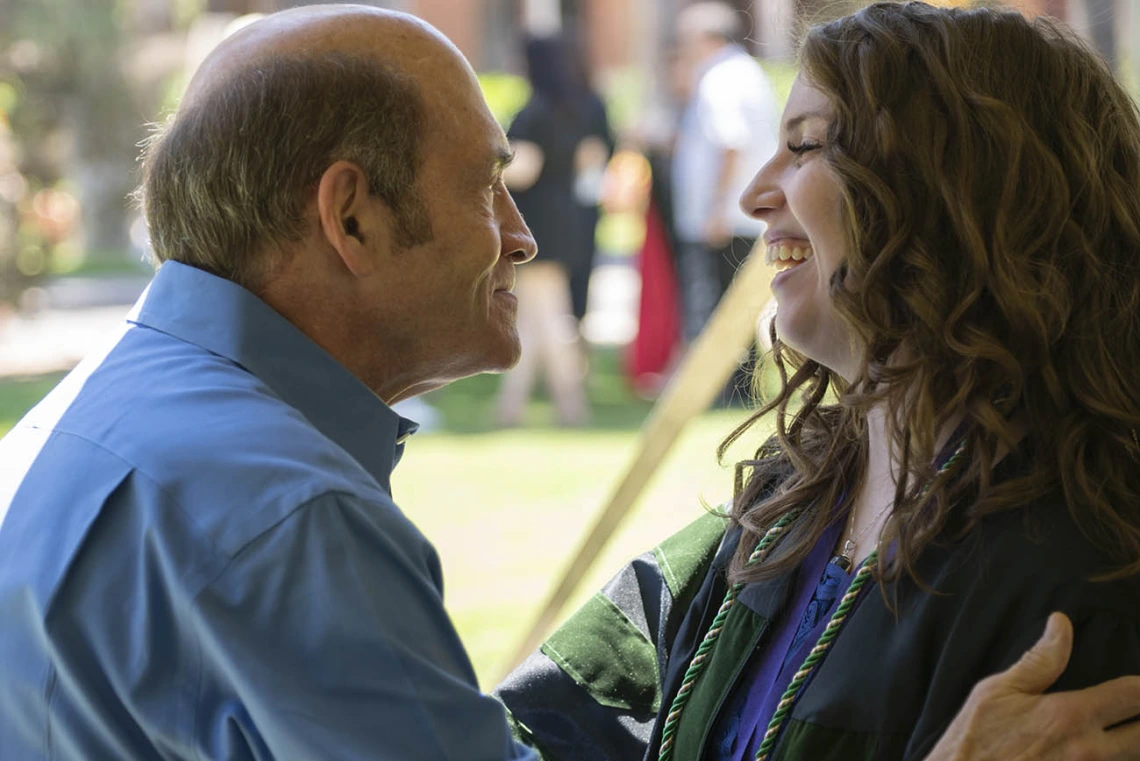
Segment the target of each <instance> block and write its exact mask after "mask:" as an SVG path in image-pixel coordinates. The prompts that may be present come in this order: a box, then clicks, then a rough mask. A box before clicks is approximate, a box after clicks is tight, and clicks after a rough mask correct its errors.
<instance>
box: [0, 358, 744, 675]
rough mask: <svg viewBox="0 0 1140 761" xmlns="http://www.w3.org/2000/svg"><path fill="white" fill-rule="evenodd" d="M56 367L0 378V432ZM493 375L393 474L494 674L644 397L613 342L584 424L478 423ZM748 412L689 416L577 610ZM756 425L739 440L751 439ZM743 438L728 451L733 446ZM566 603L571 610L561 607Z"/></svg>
mask: <svg viewBox="0 0 1140 761" xmlns="http://www.w3.org/2000/svg"><path fill="white" fill-rule="evenodd" d="M57 380H58V376H47V377H38V378H30V379H7V380H0V433H2V432H4V431H6V430H7V429H8V428H9V427H10V426H11V425H12V424H13V423H14V422H15V421H16V420H17V419H19V417H20V416H21V415H22V414H23V412H24V411H25V410H26V409H28V408H29V407H30V406H32V405H33V404H34V403H35V402H36V401H37V400H38V399H39V398H40V397H42V396H43V394H45V393H46V392H47V391H48V390H49V389H50V388H51V387H52V386H53V385H54V383H55V382H56V381H57ZM497 383H498V379H497V378H494V377H490V376H484V377H479V378H472V379H468V380H466V381H463V382H460V383H456V384H453V385H452V386H450V387H448V388H446V389H443V390H442V391H439V392H436V393H435V394H433V395H432V396H431V397H430V400H431V402H432V404H433V405H435V406H436V407H437V408H438V409H439V410H440V411H441V412H442V413H443V414H444V416H445V419H446V425H445V427H444V430H443V431H441V432H436V433H429V434H420V435H417V436H414V437H413V438H412V439H411V440H410V441H409V442H408V445H407V449H406V451H405V455H404V459H403V461H402V462H401V464H400V467H399V468H398V469H397V470H396V473H395V474H394V476H393V479H392V487H393V492H394V494H395V497H396V501H397V504H399V505H400V507H401V508H402V509H403V510H404V511H405V512H406V513H407V515H408V516H409V517H410V518H411V520H412V521H414V522H415V523H416V525H417V526H419V528H420V529H421V530H422V531H423V532H424V533H425V534H426V535H427V536H428V537H429V538H430V539H431V540H432V542H433V543H434V544H435V546H436V548H437V549H438V550H439V553H440V556H441V558H442V562H443V568H444V579H445V583H446V602H447V606H448V609H449V610H450V612H451V614H452V616H453V618H454V619H455V622H456V625H457V627H458V628H459V632H460V635H461V636H462V637H463V640H464V642H465V643H466V644H467V647H468V649H469V650H470V652H471V656H472V659H473V660H474V662H475V667H476V670H477V672H478V674H479V678H480V680H481V683H482V684H483V685H484V686H485V687H490V686H491V685H493V683H494V680H495V679H496V678H497V677H498V676H500V675H501V674H502V670H503V669H504V667H505V665H506V659H507V658H509V657H510V654H511V652H512V651H513V649H514V646H515V645H516V643H517V642H518V640H519V638H521V637H522V636H523V634H524V633H525V631H526V630H527V626H528V624H529V623H530V621H531V620H532V617H533V616H534V615H535V614H536V613H537V608H538V606H539V605H540V604H541V602H542V601H543V600H544V598H545V596H546V594H548V593H549V591H550V590H551V589H552V587H553V585H554V584H555V583H556V582H557V580H558V579H559V578H560V574H561V572H562V570H563V569H564V567H565V566H566V564H567V563H568V562H569V560H570V557H571V555H572V553H573V552H574V550H575V549H576V547H577V545H578V543H579V542H580V541H581V539H582V538H583V536H584V535H585V533H586V531H587V530H588V529H589V526H590V525H591V523H592V521H593V519H594V518H595V516H596V514H597V512H598V510H599V509H600V508H601V506H602V505H603V504H604V503H605V501H606V499H607V498H608V496H609V494H610V492H611V491H612V489H613V488H614V487H615V486H616V484H617V481H618V479H619V478H620V477H621V475H622V473H623V472H624V468H625V467H626V465H627V464H628V463H629V461H630V460H631V459H632V457H633V456H634V453H635V451H636V446H637V441H638V435H639V431H638V429H639V426H640V425H641V422H642V420H643V419H644V417H645V415H646V414H647V413H648V412H649V409H650V407H651V405H650V404H649V403H648V402H645V401H642V400H639V399H636V398H635V397H633V396H632V395H631V394H630V393H629V392H628V391H627V390H626V389H625V386H624V384H623V382H622V380H621V377H620V373H619V372H618V363H617V357H616V355H615V354H614V353H612V352H608V353H607V352H603V353H601V354H599V355H598V356H597V357H596V359H595V362H594V367H593V372H592V377H591V383H590V396H591V400H592V401H593V404H594V413H595V423H596V425H595V426H594V427H591V428H588V429H581V430H561V429H558V428H554V427H551V426H550V425H549V421H550V420H551V419H552V413H551V411H550V408H549V404H548V402H546V401H545V400H544V399H542V398H539V399H537V400H535V401H534V402H533V403H532V405H531V407H530V409H529V410H528V425H527V426H525V427H522V428H517V429H513V430H507V431H496V430H493V429H492V427H491V425H490V420H491V406H492V398H493V394H494V391H495V388H496V386H497ZM746 414H747V413H746V412H745V411H744V410H725V411H716V412H710V413H707V414H705V415H703V416H701V417H699V418H697V419H696V420H694V421H693V422H692V423H691V424H690V425H689V427H688V428H687V430H686V431H685V432H684V434H683V435H682V437H681V438H680V440H679V441H678V442H677V444H676V446H675V447H674V449H673V451H672V452H671V453H670V456H669V457H668V459H667V461H666V462H665V463H664V464H663V466H662V467H661V468H660V469H659V470H658V472H657V474H656V475H655V476H654V478H653V479H652V480H651V482H650V483H649V485H648V486H647V488H646V490H645V492H644V493H643V494H642V496H641V498H640V499H639V500H638V502H637V504H636V505H635V506H634V508H633V510H632V511H631V513H630V515H629V516H628V518H627V519H626V521H625V523H624V524H623V525H622V526H621V527H620V528H619V530H618V531H617V532H616V533H615V535H614V536H613V538H612V541H611V542H610V545H609V546H608V547H607V549H606V550H605V552H603V554H602V557H601V558H600V559H599V560H598V562H597V563H596V564H595V567H594V569H593V571H592V572H591V573H590V574H589V576H588V578H586V579H585V580H584V582H583V584H582V585H581V587H580V588H579V591H578V594H577V596H576V598H575V600H574V602H573V604H572V605H571V609H572V608H573V607H576V606H577V605H578V604H580V603H581V602H582V601H584V600H585V598H586V597H587V596H588V595H589V594H592V593H593V592H594V591H595V590H596V589H597V588H598V587H600V586H601V585H602V584H603V583H604V582H605V581H606V579H607V578H608V577H609V576H611V575H612V574H613V573H614V572H615V571H616V570H617V569H618V568H619V567H620V566H621V565H622V564H623V563H624V562H626V561H627V560H628V559H630V558H632V557H633V556H635V555H637V554H639V553H641V552H643V551H645V550H648V549H650V548H651V547H653V546H654V545H655V544H656V543H657V542H659V541H660V540H661V539H663V538H664V537H666V536H668V535H669V534H670V533H671V532H673V531H675V530H676V529H678V528H680V527H681V526H684V525H685V524H687V523H689V522H690V521H692V520H694V519H695V518H696V517H698V516H699V515H700V513H701V511H702V510H703V509H704V507H703V505H710V506H711V505H716V504H719V503H720V502H722V501H723V500H724V499H726V498H727V497H729V496H730V495H731V488H732V487H731V484H732V478H731V467H727V468H721V467H719V466H718V465H717V463H716V461H715V454H714V450H715V449H716V445H717V443H718V441H719V440H720V439H721V438H722V437H723V436H724V435H725V434H726V433H728V431H729V430H731V428H732V427H733V426H734V425H735V424H736V423H737V422H739V421H740V420H742V419H743V418H744V416H745V415H746ZM758 437H759V434H757V435H756V436H754V437H750V439H751V440H750V441H749V442H748V443H749V444H750V445H751V444H753V443H754V442H756V441H757V440H758ZM746 449H747V447H739V451H738V452H737V453H736V454H739V455H740V456H744V454H745V453H746V452H745V450H746ZM567 612H569V611H567Z"/></svg>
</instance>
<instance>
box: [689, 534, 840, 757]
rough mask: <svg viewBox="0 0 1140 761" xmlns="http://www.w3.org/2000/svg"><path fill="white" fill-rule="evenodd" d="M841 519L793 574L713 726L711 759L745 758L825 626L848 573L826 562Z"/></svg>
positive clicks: (753, 749) (752, 754)
mask: <svg viewBox="0 0 1140 761" xmlns="http://www.w3.org/2000/svg"><path fill="white" fill-rule="evenodd" d="M842 529H843V521H837V522H836V523H834V524H833V525H832V526H831V527H829V528H828V529H827V531H825V532H824V534H823V536H822V537H820V540H819V542H818V543H817V544H816V546H815V547H814V548H813V549H812V551H811V553H810V554H809V555H808V557H807V559H806V560H805V561H804V563H803V565H801V566H800V568H799V571H798V572H797V574H796V585H795V587H794V588H793V589H792V591H791V594H790V596H789V597H788V601H787V607H785V608H784V611H783V615H781V616H780V618H779V619H778V620H777V621H774V622H773V623H772V624H771V627H770V628H769V630H768V632H767V633H766V635H765V642H764V644H762V645H761V647H759V648H758V649H757V651H756V655H755V656H753V658H752V660H751V662H750V663H749V664H748V666H747V667H746V670H745V672H744V674H743V675H742V676H741V678H740V680H739V681H738V682H737V684H736V687H735V688H734V689H733V691H732V692H731V693H730V694H729V696H728V699H727V700H726V701H725V704H724V708H723V709H722V710H721V713H720V716H719V717H718V719H717V722H716V725H715V727H714V730H713V735H712V737H713V745H712V748H711V749H710V753H709V758H710V760H711V761H751V760H752V759H753V758H755V756H756V750H757V749H758V748H759V747H760V742H761V741H762V740H763V739H764V732H765V731H766V730H767V729H768V722H769V721H770V720H771V718H772V714H773V713H775V712H776V705H777V704H778V703H779V702H780V696H781V695H783V694H784V690H786V689H787V688H788V685H789V684H790V683H791V681H792V677H794V676H795V673H796V671H798V670H799V668H800V665H801V664H802V663H803V661H804V659H805V658H806V657H807V655H808V653H809V652H811V649H812V648H813V647H815V643H816V641H817V640H818V639H819V636H820V635H821V634H822V633H823V630H824V629H825V628H826V627H827V622H828V621H829V620H830V618H831V613H832V611H833V610H834V608H835V606H836V604H837V603H838V601H839V598H840V597H842V595H843V593H844V592H846V591H847V587H848V585H849V584H850V583H851V579H852V574H849V573H844V572H843V570H841V569H840V568H839V566H837V565H835V564H834V563H830V562H829V561H830V560H831V558H832V556H833V552H834V548H835V545H836V543H837V542H838V540H839V533H840V531H842Z"/></svg>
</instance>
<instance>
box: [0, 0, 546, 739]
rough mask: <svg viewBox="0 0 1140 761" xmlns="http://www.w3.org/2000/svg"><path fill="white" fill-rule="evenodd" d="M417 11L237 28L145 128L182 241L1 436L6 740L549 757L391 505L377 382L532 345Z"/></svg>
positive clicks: (427, 549) (157, 218)
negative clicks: (97, 342) (531, 745)
mask: <svg viewBox="0 0 1140 761" xmlns="http://www.w3.org/2000/svg"><path fill="white" fill-rule="evenodd" d="M509 158H510V154H509V149H508V144H507V140H506V137H505V135H504V134H503V131H502V130H501V129H500V127H499V125H498V124H497V123H496V121H495V120H494V118H493V117H492V115H491V113H490V112H489V111H488V109H487V106H486V104H485V103H484V101H483V98H482V95H481V94H480V91H479V88H478V86H477V82H476V79H475V75H474V73H473V72H472V70H471V68H470V67H469V66H468V64H467V63H466V61H465V60H464V59H463V57H462V56H461V55H460V54H459V52H458V51H457V50H456V49H455V47H454V46H452V45H451V44H450V43H449V42H448V41H447V40H446V39H444V38H443V37H442V36H440V35H439V34H438V33H437V32H436V31H435V30H433V29H431V28H430V27H428V26H427V25H426V24H423V23H422V22H419V21H417V20H415V19H413V18H411V17H409V16H404V15H398V14H393V13H385V12H381V11H378V10H376V9H372V8H366V7H361V6H326V7H317V8H312V9H303V10H298V11H293V12H286V13H282V14H279V15H275V16H272V17H269V18H267V19H265V20H263V21H261V22H259V23H256V24H254V25H252V26H249V27H247V28H245V29H244V30H242V31H241V32H239V33H237V34H236V35H234V36H233V37H231V38H229V39H227V40H226V41H225V42H224V43H222V45H221V46H219V47H218V49H217V50H216V51H215V52H214V53H213V54H212V55H211V56H210V58H209V60H207V61H206V62H205V64H204V65H203V66H202V67H201V69H200V70H199V72H198V73H197V75H196V76H195V77H194V80H193V82H192V83H191V85H190V87H189V90H188V92H187V94H186V97H185V99H184V100H183V103H182V105H181V107H180V109H179V110H178V113H177V114H176V115H175V116H174V118H173V120H172V121H171V122H170V124H169V125H168V126H167V127H166V128H165V129H164V130H163V131H162V133H161V134H159V135H158V136H157V137H156V138H155V139H154V140H153V142H152V143H151V144H150V145H149V147H148V150H147V156H146V163H145V181H144V187H143V194H144V198H145V207H146V214H147V219H148V221H149V223H150V229H151V233H152V237H153V242H154V249H155V254H156V257H157V258H158V259H159V260H160V261H162V262H164V263H163V264H162V266H161V268H160V269H159V271H158V274H157V276H156V278H155V280H154V282H153V283H152V284H151V286H150V288H149V290H148V292H147V294H145V295H144V296H143V298H142V299H141V301H140V302H139V304H138V305H137V306H136V308H135V310H134V311H133V313H132V314H131V316H130V318H129V321H128V323H127V324H126V325H124V327H123V329H122V331H121V333H120V334H119V335H118V336H116V337H115V340H114V341H113V342H112V343H111V344H110V345H108V346H107V347H105V348H104V349H103V350H102V351H101V352H98V353H97V355H96V356H92V357H89V358H88V359H87V360H86V361H85V362H84V363H83V364H82V365H81V366H80V367H79V368H77V370H76V371H75V372H74V373H72V374H71V375H70V376H69V377H68V378H67V379H66V380H65V381H64V382H63V383H62V384H61V385H60V386H59V387H58V388H57V389H55V391H53V392H52V394H51V395H50V396H49V397H48V398H47V399H46V400H45V401H44V402H43V403H42V404H41V405H40V406H39V407H37V408H36V409H35V410H34V411H33V412H32V413H31V414H30V416H29V417H28V418H27V419H25V420H24V421H23V422H22V423H21V424H20V425H19V426H18V427H17V428H16V429H15V430H14V431H13V432H12V433H11V434H10V435H9V436H8V437H7V438H5V439H4V441H3V443H2V444H0V462H2V463H3V466H0V467H3V468H4V475H3V477H2V478H0V510H4V511H6V516H5V517H4V518H3V523H2V524H0V621H2V622H3V623H2V624H0V675H2V677H0V759H3V761H25V760H26V759H39V758H44V759H47V758H53V759H54V758H59V759H116V760H119V761H121V760H122V759H158V758H163V759H244V758H257V759H270V758H275V759H365V758H375V759H460V758H462V759H471V760H480V759H482V760H485V761H490V760H491V759H495V760H496V761H498V760H500V759H530V758H534V755H533V753H532V752H530V751H527V750H525V749H523V748H522V747H521V746H518V745H516V744H515V743H514V742H513V741H512V739H511V735H510V732H509V730H508V728H507V722H506V720H505V716H504V711H503V708H502V707H501V706H500V705H499V704H498V703H497V702H496V701H494V700H493V699H491V698H489V697H486V696H484V695H482V694H480V692H479V690H478V687H477V684H476V679H475V674H474V672H473V669H472V667H471V664H470V661H469V660H468V658H467V655H466V653H465V652H464V650H463V647H462V646H461V644H460V642H459V638H458V636H457V635H456V633H455V630H454V628H453V626H452V624H451V622H450V621H449V620H448V617H447V614H446V613H445V612H444V608H443V604H442V600H441V591H442V581H441V578H440V566H439V561H438V559H437V557H436V554H435V551H434V550H433V548H432V547H431V545H430V544H428V542H427V541H426V539H425V538H424V537H423V536H422V535H421V534H420V533H419V532H418V531H417V530H416V529H415V527H413V526H412V524H411V523H410V522H409V521H408V520H407V519H406V518H405V517H404V516H403V515H402V514H401V513H400V511H399V510H398V509H397V508H396V506H395V505H394V504H393V502H392V499H391V496H390V493H389V474H390V473H391V471H392V468H393V466H394V465H395V464H396V462H397V461H398V460H399V458H400V454H401V450H402V448H403V442H404V439H405V438H406V437H407V436H408V434H409V433H411V431H412V425H411V424H410V423H409V422H408V421H406V420H401V419H400V418H398V417H397V416H396V414H395V413H393V412H392V411H391V409H389V407H388V405H390V404H392V403H393V402H396V401H399V400H401V399H405V398H407V397H409V396H412V395H414V394H416V393H419V392H421V391H424V390H426V389H429V388H432V387H436V386H439V385H442V384H444V383H447V382H448V381H450V380H453V379H455V378H459V377H463V376H467V375H471V374H473V373H478V372H482V371H487V370H501V369H505V368H508V367H510V366H511V365H513V364H514V363H515V362H516V361H517V359H518V355H519V343H518V338H517V336H516V333H515V310H516V302H515V297H514V296H513V295H512V294H511V292H510V291H511V288H512V286H513V283H514V279H515V266H516V265H517V264H520V263H522V262H525V261H527V260H528V259H530V258H531V257H533V256H534V253H535V244H534V241H533V240H532V238H531V235H530V232H529V230H528V229H527V227H526V225H525V224H524V222H523V220H522V218H521V217H520V216H519V214H518V211H517V209H516V208H515V205H514V203H513V202H512V200H511V197H510V195H508V193H507V191H506V190H505V188H504V186H503V183H502V176H501V175H502V171H503V169H504V166H505V164H506V163H507V162H508V161H509Z"/></svg>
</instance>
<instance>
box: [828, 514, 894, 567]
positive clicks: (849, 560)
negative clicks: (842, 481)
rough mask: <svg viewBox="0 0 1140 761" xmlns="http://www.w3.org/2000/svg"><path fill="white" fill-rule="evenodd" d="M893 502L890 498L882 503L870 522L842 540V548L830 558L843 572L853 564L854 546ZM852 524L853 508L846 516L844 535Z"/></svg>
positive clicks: (853, 521)
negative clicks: (854, 534)
mask: <svg viewBox="0 0 1140 761" xmlns="http://www.w3.org/2000/svg"><path fill="white" fill-rule="evenodd" d="M893 504H894V501H893V500H892V501H891V502H888V503H887V504H885V505H883V507H882V509H880V510H879V512H877V513H876V514H875V517H874V518H872V519H871V522H870V523H868V524H867V525H866V526H864V527H863V530H862V531H860V532H859V536H857V537H855V538H854V539H846V540H844V542H843V549H842V550H840V551H839V554H838V555H836V556H835V557H833V558H832V559H831V562H832V563H834V564H835V565H837V566H839V569H840V570H841V571H843V572H844V573H851V566H852V565H854V560H855V548H856V547H858V546H859V542H860V541H862V539H863V537H864V535H866V533H867V532H868V531H870V530H871V527H872V526H874V525H875V524H877V523H878V522H879V519H880V518H882V517H883V513H885V512H887V510H889V509H890V507H891V505H893ZM854 525H855V509H854V508H852V509H851V514H850V515H848V516H847V528H846V529H845V530H844V531H843V533H844V534H845V535H846V534H849V533H851V529H852V528H853V527H854Z"/></svg>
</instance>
